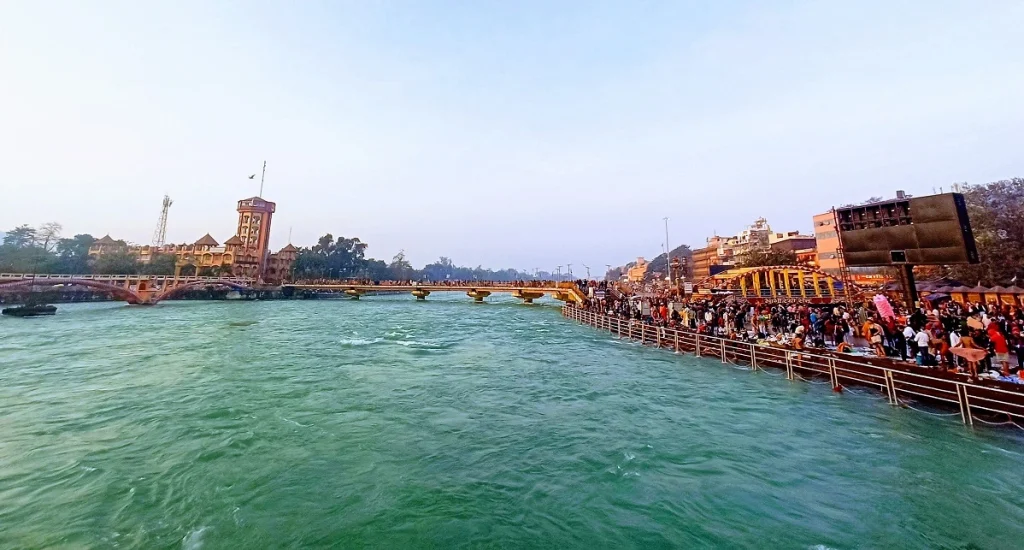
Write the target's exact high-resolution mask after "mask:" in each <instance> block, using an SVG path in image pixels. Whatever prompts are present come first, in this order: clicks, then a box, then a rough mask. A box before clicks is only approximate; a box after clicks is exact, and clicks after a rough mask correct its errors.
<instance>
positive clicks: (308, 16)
mask: <svg viewBox="0 0 1024 550" xmlns="http://www.w3.org/2000/svg"><path fill="white" fill-rule="evenodd" d="M1021 28H1024V2H1020V1H1001V0H984V1H980V2H979V1H942V0H928V1H914V0H904V1H899V2H891V1H873V0H864V1H859V2H834V1H799V0H777V1H772V2H753V1H751V2H739V1H715V2H711V1H684V0H676V1H669V2H641V1H638V2H621V1H618V2H599V1H594V2H589V1H588V2H584V1H582V0H568V1H565V2H543V1H527V0H524V1H517V2H498V1H483V0H481V1H477V2H464V1H442V0H436V1H430V2H420V1H413V0H407V1H376V2H374V1H352V2H341V1H324V2H316V1H312V0H310V1H304V2H283V1H276V2H254V1H230V0H218V1H217V2H206V1H201V2H200V1H184V2H120V1H114V0H105V1H103V2H64V1H60V0H53V1H47V2H30V1H21V2H18V1H10V2H0V166H3V171H2V173H0V231H2V230H5V229H10V228H12V227H14V226H17V225H19V224H33V225H36V224H41V223H44V222H48V221H57V222H60V223H61V224H63V226H64V232H65V234H67V235H72V234H76V233H91V234H93V235H95V236H97V237H98V236H102V235H104V234H108V233H109V234H110V235H112V236H114V237H115V238H123V239H126V240H129V241H132V242H137V243H140V244H142V243H148V242H150V241H151V240H152V237H153V232H154V229H155V228H156V224H157V219H158V217H159V211H160V203H161V200H162V198H163V195H164V194H165V193H166V194H169V195H170V196H171V197H172V198H173V199H174V205H173V206H172V207H171V210H170V216H169V222H168V230H167V235H168V240H170V241H173V242H192V241H194V240H196V239H198V238H199V237H201V236H202V235H203V234H205V233H207V232H209V233H211V234H212V235H213V236H214V237H215V238H216V239H218V240H219V241H222V242H223V241H224V240H226V239H227V238H228V237H230V236H231V234H232V233H233V230H234V225H235V216H236V214H235V212H234V208H235V203H236V201H237V200H239V199H243V198H247V197H250V196H253V195H256V194H257V193H258V192H259V179H260V176H259V173H260V170H261V167H262V163H263V161H264V160H265V161H267V172H266V182H265V190H264V192H263V196H264V198H266V199H268V200H272V201H275V202H276V203H277V214H276V217H275V219H274V227H273V234H272V245H273V246H274V247H275V249H276V248H277V247H281V246H284V245H285V244H287V242H288V235H289V232H291V235H292V236H291V241H292V242H293V243H294V244H296V245H298V246H304V245H310V244H312V243H313V242H315V241H316V239H317V238H318V237H319V236H320V235H323V234H325V233H328V232H329V233H332V234H333V235H335V236H339V235H343V236H346V237H359V238H360V239H362V240H363V241H365V242H368V243H369V245H370V246H369V249H368V254H369V255H370V256H373V257H376V258H381V259H386V260H387V259H390V258H391V257H392V256H393V255H394V254H395V253H396V252H398V251H399V250H404V251H405V252H406V255H407V257H408V258H409V259H410V260H411V261H412V262H413V264H414V265H417V266H419V265H422V264H424V263H427V262H431V261H434V260H436V259H437V258H438V257H439V256H442V255H443V256H448V257H451V258H452V259H453V260H454V261H455V262H456V263H457V264H461V265H474V266H475V265H478V264H482V265H484V266H485V267H493V268H504V267H516V268H520V269H528V270H533V269H534V268H540V269H541V270H549V271H553V270H554V269H555V266H558V265H562V266H565V265H567V264H570V263H571V264H573V265H574V271H575V272H576V273H581V272H582V267H581V266H584V265H589V266H591V268H593V269H594V270H595V271H603V269H604V266H605V265H606V264H612V265H621V264H623V263H626V262H628V261H631V260H633V259H635V258H636V257H637V256H641V255H642V256H646V257H648V258H651V257H653V256H656V255H657V254H659V253H660V251H661V247H662V245H663V243H664V242H665V222H664V221H663V218H665V217H668V218H669V242H670V244H672V246H673V247H675V246H677V245H678V244H680V243H687V244H690V245H691V246H694V247H698V246H701V245H702V244H703V243H704V242H705V239H706V238H707V237H708V236H710V235H712V234H715V233H717V234H720V235H731V234H735V233H737V232H739V231H740V230H742V229H743V227H744V226H745V225H747V224H749V223H751V222H752V221H753V220H754V219H756V218H758V217H762V216H763V217H765V218H767V219H768V221H769V223H770V224H771V225H772V227H773V229H775V230H777V231H794V230H800V231H803V232H810V231H811V230H812V227H811V216H812V215H813V214H816V213H819V212H824V211H827V210H828V209H829V208H830V207H832V206H834V205H839V204H843V203H848V202H855V201H862V200H864V199H866V198H868V197H871V196H885V197H889V196H893V195H894V194H895V191H896V190H897V189H902V190H906V191H907V192H909V193H912V194H915V195H924V194H930V193H931V192H932V191H933V190H934V191H939V190H940V189H943V190H947V191H948V190H949V186H950V184H951V183H953V182H965V181H966V182H971V183H984V182H988V181H993V180H998V179H1003V178H1009V177H1014V176H1024V155H1022V154H1021V151H1024V134H1022V133H1021V131H1020V128H1022V127H1024V95H1022V91H1021V90H1024V41H1021V40H1020V39H1019V32H1020V29H1021ZM253 173H256V174H257V176H256V179H254V180H249V179H248V176H249V175H250V174H253ZM598 266H600V269H598ZM563 270H564V268H563Z"/></svg>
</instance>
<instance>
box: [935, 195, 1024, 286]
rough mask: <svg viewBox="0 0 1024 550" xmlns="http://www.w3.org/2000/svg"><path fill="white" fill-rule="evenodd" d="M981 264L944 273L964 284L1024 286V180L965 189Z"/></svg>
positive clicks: (968, 212) (946, 270) (954, 268)
mask: <svg viewBox="0 0 1024 550" xmlns="http://www.w3.org/2000/svg"><path fill="white" fill-rule="evenodd" d="M962 192H963V194H964V199H965V201H966V202H967V214H968V217H969V218H970V221H971V228H972V229H973V230H974V240H975V242H976V243H977V246H978V256H979V257H980V259H981V263H979V264H975V265H967V264H965V265H953V266H948V267H947V268H946V269H945V270H944V271H945V274H946V275H947V276H949V277H952V278H954V279H957V280H959V281H961V282H963V283H964V284H967V285H974V284H977V283H978V282H979V281H980V282H981V284H983V285H997V284H1002V285H1007V284H1010V283H1011V282H1012V281H1014V280H1016V283H1017V284H1018V285H1021V286H1024V283H1022V282H1021V281H1022V278H1024V178H1012V179H1008V180H1000V181H994V182H991V183H986V184H981V185H966V184H964V185H963V186H962Z"/></svg>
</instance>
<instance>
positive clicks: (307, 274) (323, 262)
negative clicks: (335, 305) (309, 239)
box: [292, 233, 367, 278]
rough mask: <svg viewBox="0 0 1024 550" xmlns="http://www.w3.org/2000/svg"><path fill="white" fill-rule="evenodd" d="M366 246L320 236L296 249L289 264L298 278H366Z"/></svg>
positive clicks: (328, 236) (328, 235)
mask: <svg viewBox="0 0 1024 550" xmlns="http://www.w3.org/2000/svg"><path fill="white" fill-rule="evenodd" d="M366 246H367V245H366V243H364V242H362V241H360V240H359V239H358V238H353V239H346V238H345V237H338V238H337V239H335V238H334V236H333V235H331V234H330V233H328V234H326V235H324V236H323V237H320V239H319V240H318V241H317V244H315V245H313V246H312V247H310V248H300V249H299V253H298V255H297V256H296V259H295V263H294V264H293V265H292V273H293V274H294V275H295V276H296V277H299V278H352V277H364V276H366V271H367V265H366V259H365V257H364V256H365V252H366Z"/></svg>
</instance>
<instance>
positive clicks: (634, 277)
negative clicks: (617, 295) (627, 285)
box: [626, 257, 647, 283]
mask: <svg viewBox="0 0 1024 550" xmlns="http://www.w3.org/2000/svg"><path fill="white" fill-rule="evenodd" d="M645 275H647V260H645V259H643V257H640V258H637V259H636V265H634V266H633V267H631V268H629V270H628V271H626V280H627V281H629V282H631V283H642V282H643V281H644V276H645Z"/></svg>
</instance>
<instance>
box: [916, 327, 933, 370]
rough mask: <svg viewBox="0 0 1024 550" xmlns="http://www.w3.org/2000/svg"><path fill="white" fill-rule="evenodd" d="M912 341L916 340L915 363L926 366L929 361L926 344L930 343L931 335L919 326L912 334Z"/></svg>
mask: <svg viewBox="0 0 1024 550" xmlns="http://www.w3.org/2000/svg"><path fill="white" fill-rule="evenodd" d="M914 341H915V342H917V364H918V365H921V366H926V365H928V364H929V363H931V359H930V358H929V356H928V344H929V343H931V341H932V337H931V335H930V334H928V331H927V330H925V329H924V327H921V330H919V331H918V332H917V335H916V336H914Z"/></svg>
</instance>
